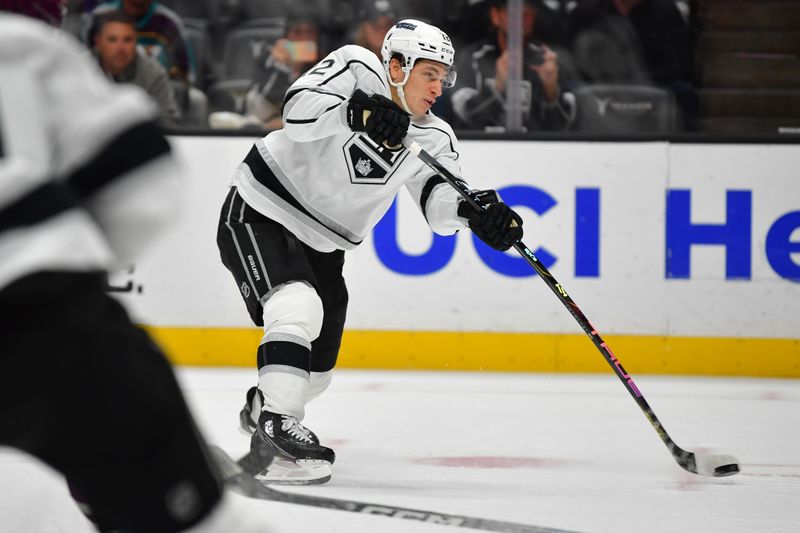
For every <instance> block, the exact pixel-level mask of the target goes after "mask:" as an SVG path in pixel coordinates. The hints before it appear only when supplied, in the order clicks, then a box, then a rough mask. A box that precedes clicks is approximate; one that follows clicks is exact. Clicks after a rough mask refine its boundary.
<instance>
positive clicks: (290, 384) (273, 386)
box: [258, 365, 309, 420]
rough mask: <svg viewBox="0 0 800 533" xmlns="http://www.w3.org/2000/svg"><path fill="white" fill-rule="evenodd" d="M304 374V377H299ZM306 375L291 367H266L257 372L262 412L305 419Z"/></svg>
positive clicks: (307, 379)
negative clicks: (262, 400) (262, 402)
mask: <svg viewBox="0 0 800 533" xmlns="http://www.w3.org/2000/svg"><path fill="white" fill-rule="evenodd" d="M300 374H305V375H300ZM308 381H309V378H308V374H306V373H305V372H303V371H302V370H298V369H297V368H294V367H291V366H283V365H267V366H265V367H264V368H262V369H261V370H260V371H259V377H258V388H259V389H261V393H262V394H263V395H264V406H263V407H262V410H265V411H271V412H273V413H279V414H282V415H290V416H293V417H295V418H297V420H302V419H303V417H305V415H306V412H305V407H306V394H307V392H306V391H307V390H308Z"/></svg>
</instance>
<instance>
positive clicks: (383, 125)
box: [347, 89, 410, 147]
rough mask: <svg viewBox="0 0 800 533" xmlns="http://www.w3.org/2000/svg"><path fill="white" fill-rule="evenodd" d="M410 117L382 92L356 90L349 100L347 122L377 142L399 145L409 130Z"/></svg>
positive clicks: (352, 127)
mask: <svg viewBox="0 0 800 533" xmlns="http://www.w3.org/2000/svg"><path fill="white" fill-rule="evenodd" d="M409 123H410V119H409V116H408V113H406V112H405V111H403V110H402V109H401V108H400V106H398V105H397V104H395V103H394V102H392V101H391V100H389V99H388V98H386V97H385V96H381V95H380V94H373V95H372V96H370V95H368V94H367V93H365V92H364V91H362V90H361V89H358V90H356V92H354V93H353V96H351V97H350V100H348V102H347V124H348V125H349V126H350V129H351V130H353V131H363V132H364V133H366V134H367V135H369V137H370V139H372V140H373V141H375V142H376V143H377V144H383V143H384V142H385V143H386V145H387V146H390V147H392V146H397V145H399V144H400V142H401V141H402V140H403V137H405V136H406V133H407V132H408V125H409Z"/></svg>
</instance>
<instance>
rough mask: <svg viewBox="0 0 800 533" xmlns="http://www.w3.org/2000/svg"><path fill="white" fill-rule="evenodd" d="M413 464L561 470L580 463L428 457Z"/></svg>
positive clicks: (550, 460) (551, 460)
mask: <svg viewBox="0 0 800 533" xmlns="http://www.w3.org/2000/svg"><path fill="white" fill-rule="evenodd" d="M411 462H412V463H415V464H420V465H436V466H447V467H457V468H559V467H563V466H572V465H575V464H578V463H579V461H570V460H567V459H549V458H544V457H428V458H424V459H412V461H411Z"/></svg>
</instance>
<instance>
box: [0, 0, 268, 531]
mask: <svg viewBox="0 0 800 533" xmlns="http://www.w3.org/2000/svg"><path fill="white" fill-rule="evenodd" d="M7 11H16V12H18V13H24V14H28V15H32V16H36V17H38V18H45V19H47V20H48V21H49V22H51V23H54V24H55V23H58V21H59V19H60V14H61V13H60V5H59V2H57V1H47V0H41V1H40V0H19V1H17V0H0V339H2V341H3V345H2V351H0V354H1V356H2V368H3V370H2V374H1V375H2V386H0V444H1V445H7V446H13V447H16V448H19V449H21V450H24V451H25V452H28V453H30V454H32V455H34V456H36V457H37V458H39V459H40V460H42V461H44V462H45V463H47V464H48V465H50V466H51V467H53V468H55V469H56V470H58V471H59V472H61V473H62V474H63V475H64V476H65V477H66V478H67V481H68V483H69V486H70V489H71V490H72V493H73V495H74V496H75V498H76V500H77V501H78V502H80V504H81V508H82V510H84V512H85V513H86V514H87V516H90V517H91V518H92V520H93V521H94V522H95V524H96V525H97V527H98V529H99V530H101V531H112V530H113V531H125V532H142V533H156V532H164V533H167V532H176V531H187V532H192V533H211V532H220V533H222V532H225V533H228V532H233V531H236V532H242V531H246V532H256V531H259V532H264V531H266V529H265V527H264V525H263V524H262V525H258V524H252V523H249V522H248V521H249V520H252V513H249V512H246V511H245V512H243V511H242V509H241V508H240V505H242V503H241V500H237V499H236V498H237V497H234V496H232V495H230V494H227V493H226V492H224V491H223V489H222V484H221V482H220V480H219V478H218V476H217V475H216V471H215V468H214V467H213V465H212V464H211V463H210V462H209V459H208V453H207V449H206V446H205V444H204V442H203V441H202V440H201V438H200V437H199V435H198V432H197V429H196V427H195V424H194V422H193V421H192V418H191V416H190V414H189V411H188V409H187V406H186V404H185V402H184V399H183V396H182V395H181V392H180V390H179V389H178V385H177V383H176V381H175V378H174V376H173V373H172V370H171V368H170V366H169V364H168V362H167V360H166V359H165V357H164V355H163V354H162V353H161V351H160V350H159V349H158V348H157V347H156V346H155V344H153V342H152V341H151V340H150V339H149V338H148V336H147V335H146V334H145V333H144V332H143V331H141V330H140V329H139V328H137V327H135V326H134V325H133V324H132V323H131V321H130V319H129V318H128V316H127V314H126V312H125V310H124V309H123V308H122V306H120V304H119V303H117V301H116V300H114V299H112V298H110V297H109V296H108V295H107V294H106V293H105V291H104V288H105V275H106V270H107V269H108V268H109V267H111V266H113V265H115V264H124V263H125V262H127V261H129V260H131V259H133V258H134V257H136V256H137V255H138V253H139V252H140V250H141V248H142V247H143V246H144V245H146V244H148V243H149V242H150V241H151V240H152V239H153V238H154V237H155V236H156V234H157V233H159V231H160V229H161V228H162V227H163V226H164V225H165V224H164V222H165V221H166V220H169V219H171V214H172V212H174V205H173V204H174V199H175V198H176V197H177V196H179V190H178V188H177V185H178V184H177V176H178V169H177V167H176V165H175V162H174V161H173V158H172V156H171V154H170V148H169V145H168V144H167V141H166V139H165V138H164V137H163V136H162V135H161V134H160V132H159V130H158V129H157V127H156V126H155V124H154V123H153V118H154V116H155V109H154V106H153V105H152V104H151V103H150V102H149V100H148V99H147V96H146V95H145V94H144V93H143V92H141V91H140V90H139V89H138V88H132V87H128V86H114V85H112V84H110V83H109V82H108V81H107V80H106V79H105V78H104V77H103V76H102V74H101V73H100V71H99V69H98V67H97V65H96V63H95V62H94V61H92V59H91V56H89V54H88V53H87V52H86V51H85V50H83V49H82V48H81V47H80V45H79V44H78V43H77V42H76V41H73V40H72V38H71V37H70V36H69V35H67V34H66V33H63V32H61V31H59V30H57V29H54V28H52V27H49V26H46V25H44V24H41V23H40V22H37V21H34V20H32V19H31V18H27V17H23V16H19V15H15V14H11V13H7Z"/></svg>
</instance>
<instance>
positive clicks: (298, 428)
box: [281, 416, 314, 444]
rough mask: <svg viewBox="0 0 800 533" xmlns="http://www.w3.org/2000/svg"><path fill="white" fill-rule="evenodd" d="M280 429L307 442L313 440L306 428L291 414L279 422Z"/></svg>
mask: <svg viewBox="0 0 800 533" xmlns="http://www.w3.org/2000/svg"><path fill="white" fill-rule="evenodd" d="M281 429H282V430H283V431H285V432H286V433H288V434H289V435H291V436H292V437H294V438H296V439H298V440H303V441H306V442H308V443H309V444H311V443H313V442H314V440H313V439H312V438H311V432H310V431H308V429H306V428H305V427H304V426H303V425H302V424H301V423H300V422H298V421H297V419H296V418H295V417H293V416H284V417H283V423H282V424H281Z"/></svg>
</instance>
